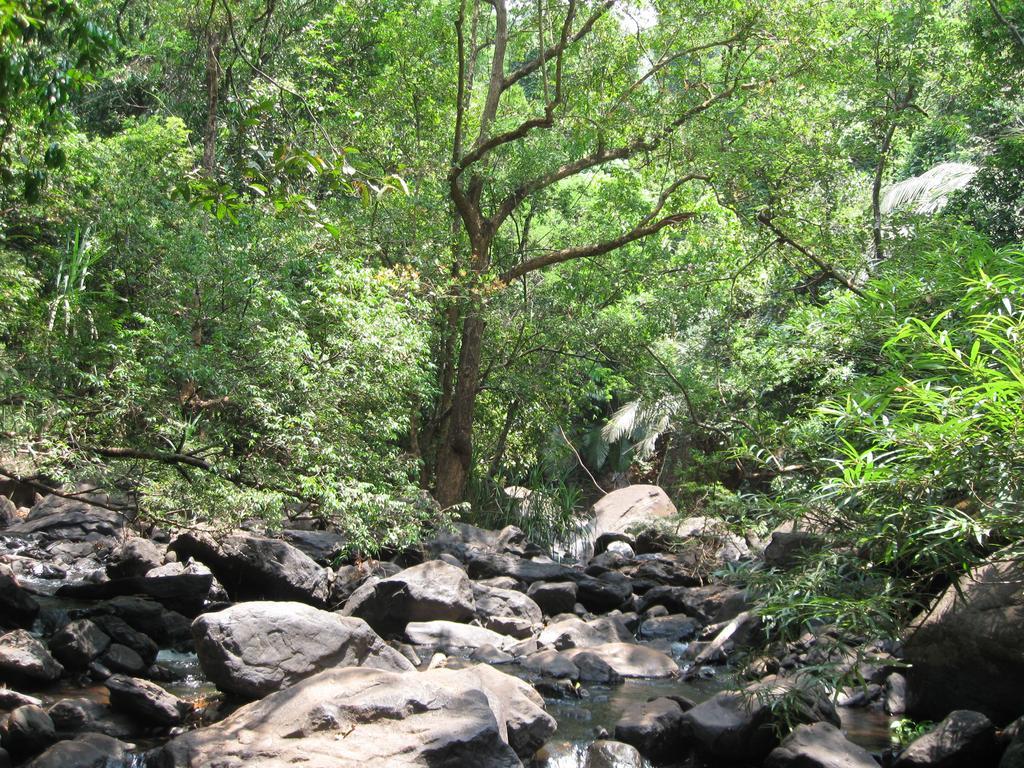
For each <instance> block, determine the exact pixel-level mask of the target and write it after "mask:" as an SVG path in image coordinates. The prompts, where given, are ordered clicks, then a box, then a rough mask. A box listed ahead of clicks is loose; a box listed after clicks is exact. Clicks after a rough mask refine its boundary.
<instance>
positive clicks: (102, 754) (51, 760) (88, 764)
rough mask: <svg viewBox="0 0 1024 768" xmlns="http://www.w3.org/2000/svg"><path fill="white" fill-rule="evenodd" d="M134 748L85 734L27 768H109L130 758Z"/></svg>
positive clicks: (65, 743) (65, 742)
mask: <svg viewBox="0 0 1024 768" xmlns="http://www.w3.org/2000/svg"><path fill="white" fill-rule="evenodd" d="M129 749H131V746H130V745H128V744H125V743H123V742H121V741H118V740H117V739H115V738H111V737H110V736H104V735H103V734H100V733H84V734H82V735H81V736H78V737H77V738H75V739H74V740H72V741H62V742H60V743H59V744H55V745H53V746H52V747H50V748H49V749H48V750H46V751H45V752H44V753H43V754H41V755H40V756H39V757H37V758H36V759H35V760H33V761H32V762H30V763H27V764H26V765H25V768H109V766H112V765H119V764H122V762H123V761H124V760H125V759H126V758H127V757H128V751H129Z"/></svg>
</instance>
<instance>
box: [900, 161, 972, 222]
mask: <svg viewBox="0 0 1024 768" xmlns="http://www.w3.org/2000/svg"><path fill="white" fill-rule="evenodd" d="M977 172H978V166H976V165H973V164H971V163H939V164H938V165H936V166H934V167H932V168H929V169H928V170H927V171H925V172H924V173H922V174H921V175H920V176H911V177H910V178H909V179H904V180H903V181H901V182H899V183H897V184H893V185H892V186H891V187H889V188H888V190H886V193H885V197H883V198H882V211H883V212H884V213H891V212H892V211H895V210H897V209H898V208H906V207H910V208H912V209H913V210H914V212H915V213H923V214H929V213H936V212H938V211H941V210H942V209H943V207H945V205H946V203H947V202H949V197H950V195H952V194H953V193H954V192H956V191H957V190H959V189H963V188H964V187H966V186H967V185H968V184H970V183H971V179H973V178H974V175H975V174H976V173H977Z"/></svg>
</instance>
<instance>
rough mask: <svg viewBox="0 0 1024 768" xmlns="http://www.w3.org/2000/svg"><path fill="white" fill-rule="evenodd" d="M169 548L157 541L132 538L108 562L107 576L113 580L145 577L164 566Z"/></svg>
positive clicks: (123, 543)
mask: <svg viewBox="0 0 1024 768" xmlns="http://www.w3.org/2000/svg"><path fill="white" fill-rule="evenodd" d="M166 551H167V548H166V547H165V546H163V545H161V544H157V543H156V542H155V541H150V540H149V539H143V538H140V537H138V536H132V537H129V538H128V539H126V540H125V541H124V542H122V543H121V544H120V545H119V546H118V547H117V548H115V549H114V551H113V552H111V553H110V558H109V560H108V562H107V574H108V575H109V576H110V577H111V578H112V579H122V578H127V577H129V576H145V575H146V573H147V572H148V571H151V570H153V569H154V568H157V567H159V566H161V565H163V564H164V555H165V554H166Z"/></svg>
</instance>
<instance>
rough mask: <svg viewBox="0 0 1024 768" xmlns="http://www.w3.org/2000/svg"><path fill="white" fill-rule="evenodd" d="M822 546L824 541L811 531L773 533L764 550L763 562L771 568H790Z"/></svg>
mask: <svg viewBox="0 0 1024 768" xmlns="http://www.w3.org/2000/svg"><path fill="white" fill-rule="evenodd" d="M824 546H825V541H824V539H823V538H822V537H821V536H820V535H819V534H817V533H812V532H811V531H775V532H774V533H773V534H772V539H771V541H770V542H768V546H767V547H765V549H764V561H765V563H766V564H767V565H769V566H771V567H772V568H780V569H787V568H792V567H794V566H796V565H798V564H799V563H800V561H801V560H802V559H803V558H804V557H806V556H807V555H808V554H809V553H812V552H814V551H816V550H819V549H821V548H822V547H824Z"/></svg>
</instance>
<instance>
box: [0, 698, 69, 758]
mask: <svg viewBox="0 0 1024 768" xmlns="http://www.w3.org/2000/svg"><path fill="white" fill-rule="evenodd" d="M56 740H57V732H56V729H55V728H54V727H53V720H51V719H50V716H49V715H48V714H46V710H45V709H43V708H42V707H36V706H33V705H31V704H28V705H26V706H24V707H18V708H17V709H16V710H14V711H13V712H11V714H10V715H8V716H7V719H6V720H5V721H4V723H3V725H2V726H0V744H2V745H3V748H4V749H6V750H7V751H8V752H9V753H10V754H11V756H12V757H14V758H15V759H18V758H25V757H28V756H31V755H35V754H38V753H39V752H42V751H43V750H44V749H46V748H47V747H48V746H50V745H51V744H53V742H55V741H56Z"/></svg>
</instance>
